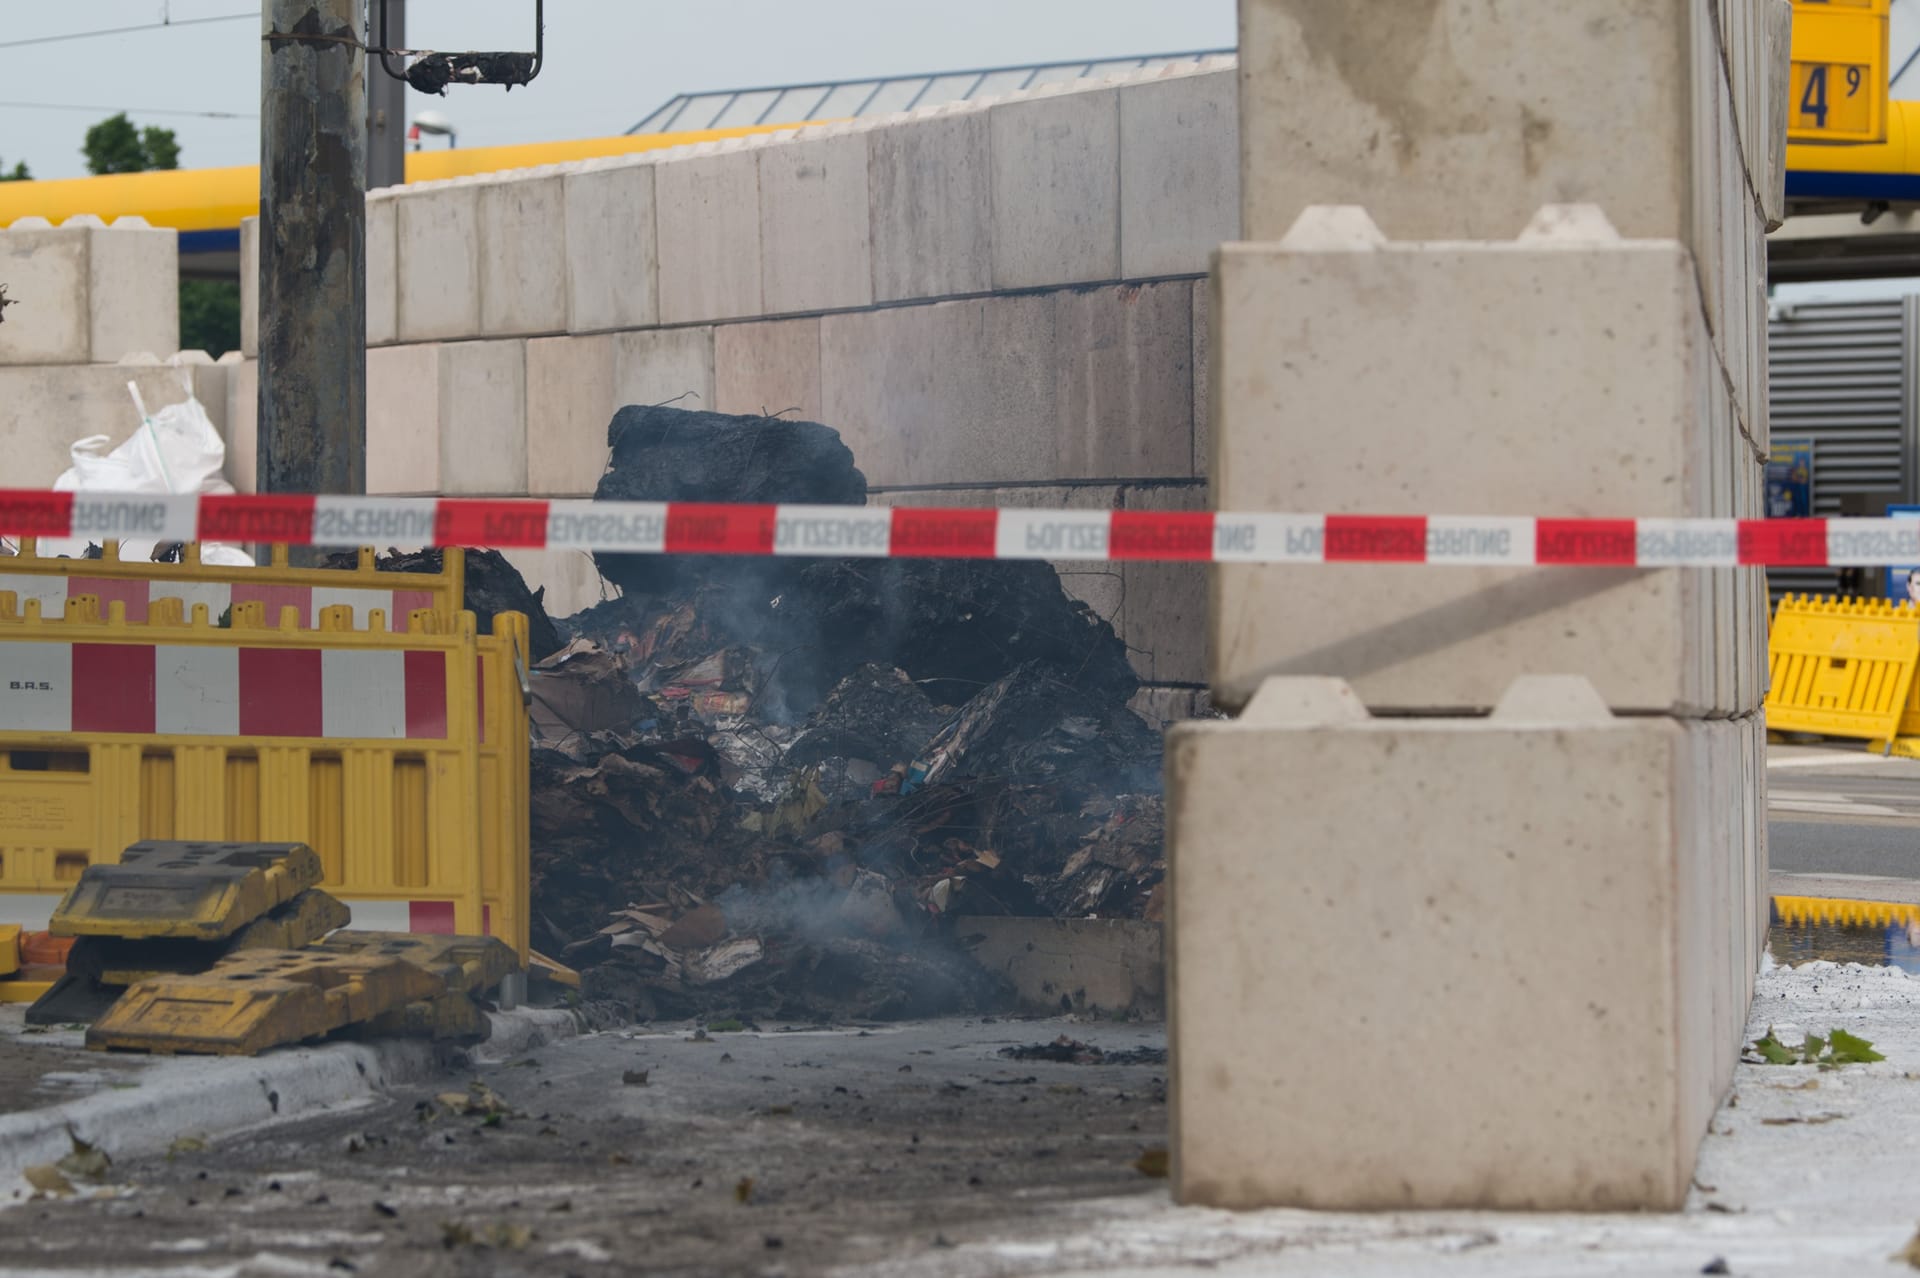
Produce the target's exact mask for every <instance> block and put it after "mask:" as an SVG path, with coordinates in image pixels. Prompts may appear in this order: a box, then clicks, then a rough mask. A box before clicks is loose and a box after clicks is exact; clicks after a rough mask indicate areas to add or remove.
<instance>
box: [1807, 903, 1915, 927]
mask: <svg viewBox="0 0 1920 1278" xmlns="http://www.w3.org/2000/svg"><path fill="white" fill-rule="evenodd" d="M1773 912H1774V914H1775V916H1777V917H1778V918H1779V920H1780V921H1781V922H1782V923H1785V924H1788V925H1790V926H1794V927H1805V926H1809V925H1821V924H1824V925H1827V926H1831V927H1862V928H1887V927H1907V926H1909V925H1911V924H1913V923H1914V922H1916V921H1920V905H1908V904H1905V903H1902V902H1899V901H1838V900H1833V899H1831V898H1828V897H1819V896H1776V897H1774V898H1773Z"/></svg>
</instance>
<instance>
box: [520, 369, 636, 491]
mask: <svg viewBox="0 0 1920 1278" xmlns="http://www.w3.org/2000/svg"><path fill="white" fill-rule="evenodd" d="M614 341H615V338H614V337H613V335H611V334H607V333H601V334H597V335H594V336H590V337H538V338H535V339H534V340H532V341H530V342H528V343H527V491H528V492H529V493H531V494H533V495H534V496H536V497H591V496H592V495H593V489H594V485H596V484H598V483H599V482H600V476H601V475H602V474H604V473H605V472H606V469H607V423H608V422H610V421H612V420H613V412H614V408H615V404H614V396H613V363H614V360H613V344H614Z"/></svg>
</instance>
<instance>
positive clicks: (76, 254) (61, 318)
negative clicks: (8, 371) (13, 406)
mask: <svg viewBox="0 0 1920 1278" xmlns="http://www.w3.org/2000/svg"><path fill="white" fill-rule="evenodd" d="M40 221H41V219H39V218H32V219H24V218H23V219H22V220H21V222H18V223H15V224H14V226H13V227H11V228H10V229H8V230H6V231H0V284H5V285H6V286H7V298H8V300H9V301H10V302H11V303H12V305H10V306H8V307H7V308H6V310H7V313H6V322H5V323H0V364H84V363H86V362H87V361H88V360H89V359H90V358H91V344H92V325H91V319H90V313H89V307H88V303H87V287H88V279H89V275H88V270H87V228H86V227H84V226H65V227H53V226H47V225H45V224H44V223H42V224H41V225H38V226H32V225H24V224H23V223H27V222H40Z"/></svg>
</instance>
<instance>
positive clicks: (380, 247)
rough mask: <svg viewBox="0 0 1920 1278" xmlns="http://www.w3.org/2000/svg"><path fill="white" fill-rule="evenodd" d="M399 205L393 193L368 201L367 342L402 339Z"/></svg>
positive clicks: (375, 343)
mask: <svg viewBox="0 0 1920 1278" xmlns="http://www.w3.org/2000/svg"><path fill="white" fill-rule="evenodd" d="M399 271H400V245H399V206H398V201H397V200H396V199H395V197H393V196H391V195H385V196H380V197H377V198H369V199H368V200H367V345H369V346H387V345H390V344H392V343H393V342H397V341H399V340H400V283H399Z"/></svg>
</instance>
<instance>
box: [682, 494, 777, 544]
mask: <svg viewBox="0 0 1920 1278" xmlns="http://www.w3.org/2000/svg"><path fill="white" fill-rule="evenodd" d="M776 509H777V507H774V506H720V505H714V504H710V503H704V502H675V503H674V504H673V505H671V506H668V507H667V553H668V554H669V555H771V554H772V553H773V532H774V523H775V516H774V512H775V510H776Z"/></svg>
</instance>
